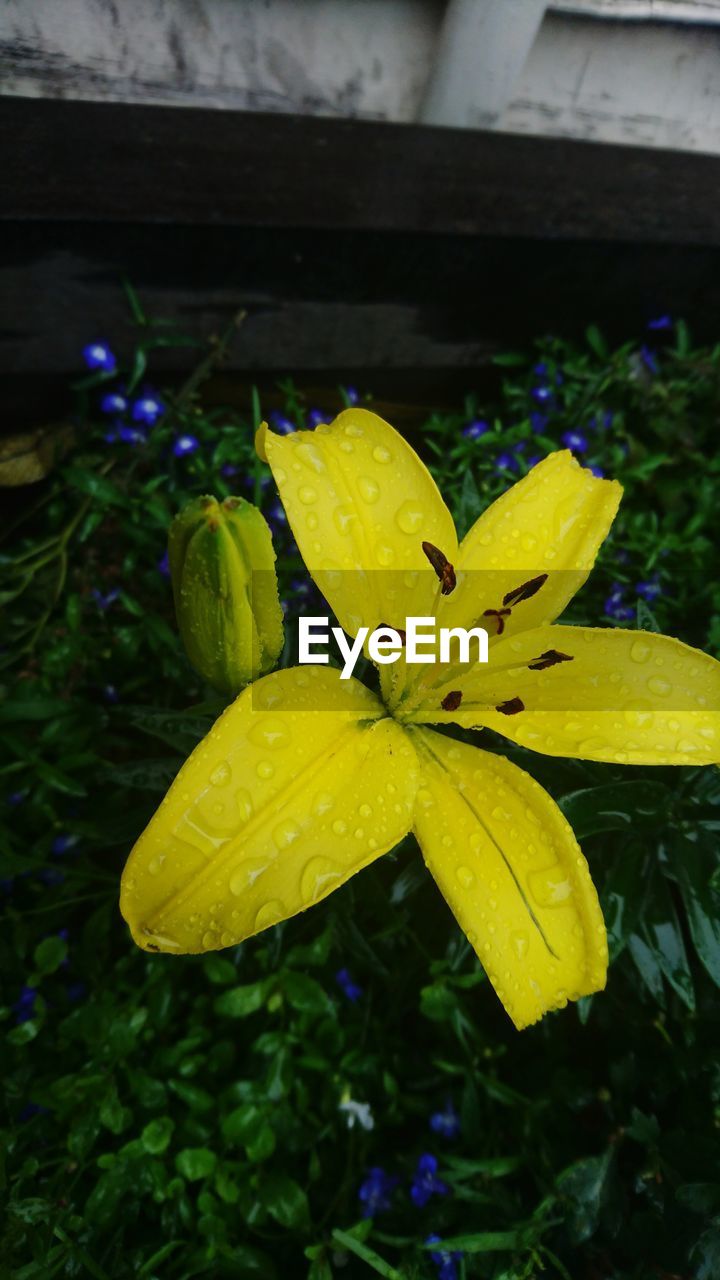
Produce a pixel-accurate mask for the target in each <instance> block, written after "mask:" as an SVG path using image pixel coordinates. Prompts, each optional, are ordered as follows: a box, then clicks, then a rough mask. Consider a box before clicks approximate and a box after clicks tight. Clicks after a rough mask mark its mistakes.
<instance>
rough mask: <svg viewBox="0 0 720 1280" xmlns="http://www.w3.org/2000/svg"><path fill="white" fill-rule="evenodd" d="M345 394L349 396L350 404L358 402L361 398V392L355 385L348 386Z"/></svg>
mask: <svg viewBox="0 0 720 1280" xmlns="http://www.w3.org/2000/svg"><path fill="white" fill-rule="evenodd" d="M345 395H346V396H347V402H348V404H357V403H358V401H359V399H360V393H359V391H357V390H356V389H355V387H346V388H345Z"/></svg>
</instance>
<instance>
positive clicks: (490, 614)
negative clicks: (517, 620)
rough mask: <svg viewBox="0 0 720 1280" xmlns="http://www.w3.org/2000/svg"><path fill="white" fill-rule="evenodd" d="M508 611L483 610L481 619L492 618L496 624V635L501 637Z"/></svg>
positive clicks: (508, 615) (509, 611) (508, 614)
mask: <svg viewBox="0 0 720 1280" xmlns="http://www.w3.org/2000/svg"><path fill="white" fill-rule="evenodd" d="M510 613H511V610H510V609H484V610H483V618H494V619H495V621H496V623H497V632H496V634H497V635H499V636H501V635H502V633H503V631H504V630H505V619H506V618H509V617H510Z"/></svg>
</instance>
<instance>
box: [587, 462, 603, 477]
mask: <svg viewBox="0 0 720 1280" xmlns="http://www.w3.org/2000/svg"><path fill="white" fill-rule="evenodd" d="M588 470H589V471H590V472H591V473H592V474H593V475H594V476H595V478H596V479H597V480H604V479H605V472H604V471H603V469H602V467H598V466H597V465H596V464H593V466H591V467H589V468H588Z"/></svg>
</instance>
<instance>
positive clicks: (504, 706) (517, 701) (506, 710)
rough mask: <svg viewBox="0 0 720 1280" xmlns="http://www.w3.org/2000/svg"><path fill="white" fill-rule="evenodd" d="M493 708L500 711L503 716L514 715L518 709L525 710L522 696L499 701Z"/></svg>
mask: <svg viewBox="0 0 720 1280" xmlns="http://www.w3.org/2000/svg"><path fill="white" fill-rule="evenodd" d="M495 710H496V711H500V712H502V714H503V715H504V716H516V715H517V714H518V712H519V711H524V710H525V703H524V702H523V700H522V698H509V699H508V701H507V702H501V703H500V706H499V707H496V708H495Z"/></svg>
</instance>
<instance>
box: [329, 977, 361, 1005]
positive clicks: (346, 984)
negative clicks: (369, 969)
mask: <svg viewBox="0 0 720 1280" xmlns="http://www.w3.org/2000/svg"><path fill="white" fill-rule="evenodd" d="M335 981H336V982H337V984H338V986H339V987H341V988H342V990H343V992H344V994H345V995H346V996H347V998H348V1000H352V1002H353V1003H355V1001H356V1000H359V999H360V997H361V995H362V993H363V989H362V987H359V986H358V984H357V983H356V982H353V980H352V978H351V977H350V971H349V970H348V969H338V971H337V973H336V974H335Z"/></svg>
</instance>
